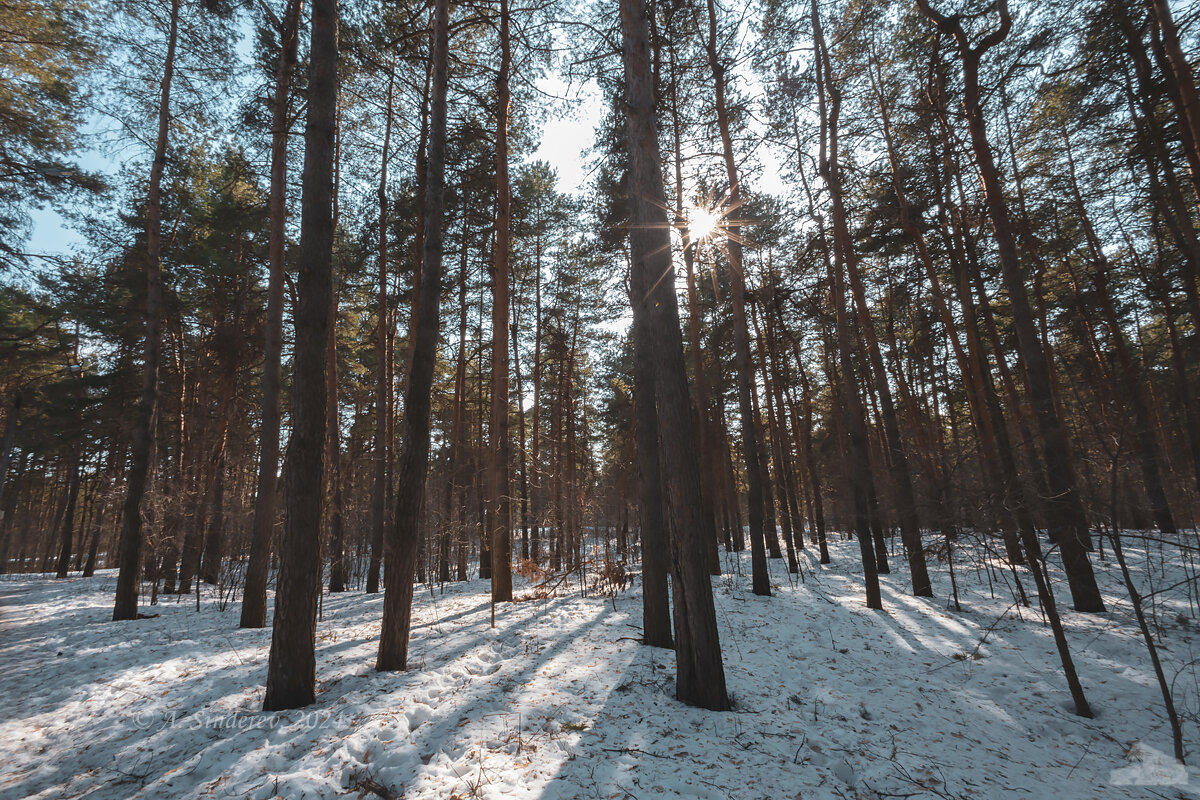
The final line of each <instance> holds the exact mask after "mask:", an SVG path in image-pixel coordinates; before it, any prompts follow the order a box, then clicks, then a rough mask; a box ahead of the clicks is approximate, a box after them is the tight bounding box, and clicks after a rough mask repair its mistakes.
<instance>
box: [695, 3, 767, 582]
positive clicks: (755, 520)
mask: <svg viewBox="0 0 1200 800" xmlns="http://www.w3.org/2000/svg"><path fill="white" fill-rule="evenodd" d="M706 46H707V51H708V65H709V68H710V70H711V71H712V76H713V84H714V86H715V89H716V111H717V127H718V128H719V129H720V133H721V152H722V155H723V156H724V160H725V176H726V178H727V180H728V181H729V193H728V199H727V200H726V202H725V204H724V206H725V208H726V209H728V210H727V211H726V212H725V219H726V223H725V224H726V225H731V224H734V223H736V220H737V218H738V216H739V211H738V209H739V207H740V205H741V202H742V196H741V186H740V184H739V181H738V171H737V164H736V162H735V161H734V155H733V139H732V138H731V134H730V130H729V111H728V108H727V107H726V103H725V67H724V65H722V64H721V60H720V56H719V54H718V52H717V11H716V5H715V0H708V40H707V42H706ZM725 252H726V254H727V255H728V257H729V272H730V275H729V284H730V301H731V304H732V307H733V352H734V363H735V368H736V370H737V389H738V415H739V416H740V417H741V429H742V455H743V457H744V459H745V466H746V486H747V504H748V509H747V513H748V517H749V523H750V563H751V573H752V584H753V591H754V593H755V594H757V595H762V596H770V594H771V579H770V576H769V574H768V572H767V555H766V538H765V537H766V532H765V530H764V523H763V514H764V503H765V502H766V500H765V497H764V486H763V480H764V476H763V471H762V469H761V464H760V455H759V451H760V450H761V449H762V440H761V439H760V438H759V435H758V425H757V421H756V416H755V413H754V398H753V397H752V393H753V392H754V391H755V388H754V385H753V380H752V377H753V368H752V366H751V363H750V358H751V356H750V332H749V328H748V326H747V323H746V273H745V268H744V264H743V259H742V245H741V242H740V241H739V239H738V238H737V234H736V233H734V234H733V235H727V236H726V238H725ZM776 550H778V545H777V546H776Z"/></svg>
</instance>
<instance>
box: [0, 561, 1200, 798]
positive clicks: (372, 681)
mask: <svg viewBox="0 0 1200 800" xmlns="http://www.w3.org/2000/svg"><path fill="white" fill-rule="evenodd" d="M1193 541H1194V539H1193ZM1135 544H1136V543H1135V542H1134V541H1132V540H1130V541H1128V542H1127V545H1126V546H1127V549H1128V550H1129V551H1130V553H1129V556H1130V559H1131V563H1132V566H1133V567H1134V574H1135V576H1136V578H1137V580H1138V581H1139V583H1140V584H1141V586H1140V588H1141V590H1142V591H1143V593H1149V592H1150V591H1151V590H1152V589H1153V590H1154V591H1156V592H1157V594H1156V595H1155V596H1154V602H1155V605H1156V617H1157V620H1158V622H1159V623H1160V625H1161V641H1160V645H1159V646H1160V649H1161V653H1162V657H1163V659H1164V662H1165V665H1166V670H1167V674H1168V676H1171V677H1176V676H1177V679H1176V681H1175V692H1176V695H1177V697H1176V702H1177V704H1178V705H1179V706H1180V707H1181V711H1183V712H1185V713H1186V714H1187V715H1188V717H1189V719H1188V720H1187V721H1186V722H1185V736H1186V737H1187V745H1188V748H1189V751H1190V755H1191V760H1195V759H1197V758H1200V753H1198V752H1197V723H1196V715H1197V711H1198V706H1200V698H1198V694H1200V692H1198V690H1200V684H1198V678H1197V674H1198V669H1197V666H1196V659H1197V658H1200V623H1197V621H1196V613H1195V611H1194V608H1195V603H1196V600H1197V598H1196V592H1197V586H1196V585H1195V581H1194V580H1190V579H1189V578H1188V576H1189V575H1193V576H1194V575H1195V574H1196V573H1195V569H1194V565H1184V564H1181V563H1179V560H1178V559H1179V556H1178V555H1177V554H1178V552H1179V551H1178V550H1176V549H1175V548H1173V547H1169V548H1167V551H1166V553H1165V554H1164V555H1162V556H1160V555H1159V553H1158V549H1157V546H1154V545H1152V546H1151V547H1152V553H1151V555H1152V558H1151V560H1150V565H1152V567H1151V566H1150V565H1147V563H1146V556H1147V554H1146V552H1144V551H1143V550H1142V549H1141V548H1140V547H1137V548H1135ZM831 550H832V555H833V565H832V566H829V567H820V566H818V565H817V564H816V554H815V552H813V550H812V549H811V548H810V549H809V550H808V551H802V556H801V561H802V567H803V569H802V572H803V576H802V577H803V579H802V580H801V579H800V578H799V577H797V576H789V575H788V573H787V571H786V562H782V561H772V562H771V571H772V577H773V584H774V591H775V596H774V597H772V598H760V597H755V596H754V595H752V594H751V593H750V591H749V556H748V554H745V555H744V557H743V558H742V559H741V560H740V561H739V560H738V559H736V558H734V557H732V556H728V555H723V556H722V557H723V558H724V559H725V565H726V567H727V571H733V572H735V573H737V574H734V575H730V574H726V575H725V576H723V577H721V578H717V579H714V581H713V585H714V588H715V590H716V602H717V613H718V621H719V625H720V633H721V640H722V642H721V643H722V645H723V648H724V660H725V669H726V676H727V680H728V685H729V690H730V692H731V695H732V697H733V701H734V705H735V710H734V712H733V713H711V712H707V711H701V710H696V709H693V708H689V707H687V706H684V705H682V704H680V703H679V702H678V701H676V700H675V699H674V696H673V695H674V680H673V675H674V655H673V653H672V652H670V651H664V650H659V649H654V648H649V647H644V646H641V645H640V644H639V643H638V637H639V635H640V621H641V592H640V586H639V585H636V584H635V586H634V587H633V588H632V589H629V590H626V591H624V592H622V593H619V594H618V595H617V596H616V598H615V603H614V600H613V599H612V598H608V597H603V596H592V597H581V596H580V592H579V587H578V585H577V584H576V585H575V587H574V590H573V591H565V587H564V591H560V596H558V597H555V598H551V599H547V600H531V601H527V602H522V603H517V604H512V605H504V606H501V607H499V608H498V609H497V612H496V626H495V628H494V629H493V628H491V627H490V626H489V622H490V613H489V599H488V593H487V592H488V588H487V586H488V585H487V583H486V582H481V581H472V582H469V583H465V584H453V585H447V586H446V587H445V592H444V593H442V592H441V591H440V590H437V589H435V590H434V591H433V592H430V591H429V589H428V588H420V587H419V588H418V591H417V593H416V597H417V599H416V606H415V610H414V621H413V641H412V648H411V655H410V664H409V666H410V667H411V669H410V671H409V672H407V673H391V674H381V673H376V672H375V671H374V669H373V664H374V660H375V653H376V648H377V645H378V634H379V620H380V615H381V612H382V595H373V596H364V595H363V594H362V593H360V592H348V593H346V594H341V595H332V596H329V595H327V596H326V597H325V598H324V601H323V616H322V619H321V621H320V623H319V625H318V635H317V638H318V640H317V678H318V688H317V690H318V697H317V703H316V705H314V706H312V707H311V708H308V709H304V710H298V711H291V712H278V713H265V712H262V711H261V710H260V707H261V704H262V697H263V683H264V680H265V678H266V669H267V653H268V649H269V646H270V639H271V632H270V630H269V629H267V630H240V629H238V627H237V620H238V608H237V605H236V604H233V605H227V606H226V607H224V608H222V605H223V604H222V603H221V601H220V599H219V598H218V597H216V596H215V593H214V592H212V591H211V590H210V588H209V587H205V589H204V597H203V599H202V601H201V609H200V611H199V612H197V611H196V610H195V598H194V596H192V597H190V598H186V599H178V600H177V599H175V598H164V602H161V603H159V604H158V605H157V606H156V607H154V608H144V609H143V610H144V611H148V612H151V613H156V614H158V616H157V617H155V618H152V619H144V620H139V621H136V622H121V623H113V622H109V621H108V620H109V616H110V614H111V607H112V597H113V591H114V587H115V580H116V579H115V574H113V573H112V572H107V573H101V574H98V575H97V576H96V577H94V578H89V579H83V578H72V579H68V580H62V581H56V580H53V579H52V578H49V577H46V576H6V577H5V578H4V579H3V580H0V797H3V798H6V799H7V798H28V797H38V798H66V797H85V796H86V797H89V798H125V797H144V798H168V797H169V798H187V797H231V798H243V797H247V798H269V797H275V796H282V797H284V798H289V800H290V799H291V798H327V797H340V796H346V797H354V796H358V795H360V793H361V794H362V795H363V796H370V795H369V794H367V793H366V790H365V788H364V783H363V782H364V779H369V780H372V781H376V782H377V783H378V784H379V785H381V786H382V787H386V788H387V789H390V790H391V791H394V792H395V793H396V795H397V796H403V797H405V798H407V800H415V798H452V797H453V798H460V799H464V798H469V797H479V798H500V797H514V798H547V799H549V798H563V799H564V800H565V799H566V798H598V799H601V800H604V799H607V798H614V800H615V799H616V798H639V800H650V799H651V798H661V797H687V798H737V799H738V800H743V799H745V800H758V798H772V800H774V799H776V798H827V797H828V798H835V797H841V798H853V797H859V798H907V797H915V798H925V797H929V798H998V797H1031V798H1055V800H1070V799H1071V798H1093V797H1096V798H1123V797H1171V798H1175V797H1197V796H1200V771H1197V770H1196V769H1195V768H1194V767H1191V768H1188V769H1187V770H1183V768H1182V767H1178V766H1176V764H1175V762H1174V761H1173V759H1171V758H1169V757H1167V756H1163V755H1162V754H1163V753H1166V754H1169V753H1171V751H1172V746H1171V735H1170V729H1169V727H1168V725H1167V722H1166V714H1165V712H1164V711H1163V705H1162V699H1161V695H1160V693H1159V689H1158V686H1157V684H1156V682H1155V679H1154V674H1153V671H1152V669H1151V666H1150V661H1149V659H1148V657H1147V652H1146V649H1145V646H1144V644H1143V642H1142V640H1141V638H1140V635H1139V633H1138V630H1137V628H1136V625H1135V623H1134V619H1133V614H1132V610H1131V608H1130V605H1129V602H1128V598H1127V595H1126V593H1125V591H1124V587H1123V584H1122V583H1121V581H1120V572H1119V570H1118V569H1117V565H1116V563H1115V561H1114V560H1113V559H1112V558H1111V556H1110V557H1109V558H1108V559H1107V560H1106V561H1099V560H1098V559H1094V560H1095V562H1096V564H1097V570H1098V573H1099V575H1100V580H1101V586H1102V588H1103V589H1104V593H1105V600H1106V602H1107V604H1108V608H1109V611H1108V612H1107V613H1104V614H1093V615H1083V614H1076V613H1073V612H1068V613H1067V614H1066V623H1067V626H1068V632H1069V637H1070V642H1071V645H1072V653H1073V655H1074V657H1075V663H1076V664H1077V665H1078V668H1079V672H1080V675H1081V678H1082V681H1083V685H1084V688H1085V690H1086V692H1087V695H1088V699H1089V700H1090V701H1091V703H1092V706H1093V708H1094V709H1095V711H1096V718H1095V719H1090V720H1089V719H1082V718H1079V717H1076V716H1075V715H1074V714H1073V713H1072V710H1071V709H1072V706H1071V705H1070V698H1069V696H1068V694H1067V690H1066V685H1065V681H1064V680H1063V678H1062V674H1061V669H1060V666H1059V661H1058V657H1057V655H1056V652H1055V649H1054V644H1053V640H1052V638H1051V634H1050V631H1049V628H1048V627H1046V626H1044V625H1043V623H1042V619H1041V615H1040V614H1039V612H1038V610H1037V603H1036V600H1035V601H1034V607H1033V608H1032V609H1028V608H1021V607H1020V606H1019V605H1015V604H1014V603H1013V600H1012V597H1011V593H1010V590H1009V588H1008V585H1009V584H1010V583H1011V575H1010V574H1008V573H1006V571H1005V570H1004V569H1002V568H996V569H994V570H993V569H988V568H987V566H986V565H985V564H984V562H983V561H982V559H972V558H969V557H968V554H967V553H960V554H959V555H958V557H957V558H956V561H955V567H956V577H957V581H958V583H959V593H960V598H961V602H962V606H963V610H962V611H961V612H956V611H953V610H951V609H952V608H953V605H952V602H950V601H948V600H947V596H948V595H949V593H950V580H949V572H948V570H947V564H946V563H945V562H935V561H933V560H931V567H932V568H933V577H934V588H935V591H936V593H937V598H936V599H930V600H926V599H916V598H913V597H911V596H909V595H908V593H907V591H906V587H907V570H906V567H905V565H904V564H903V560H902V559H901V558H899V557H895V558H893V559H892V562H893V570H894V571H893V573H892V574H891V575H887V576H883V592H884V605H885V611H884V612H882V613H880V612H876V611H870V610H868V609H866V608H865V606H864V603H863V592H862V584H861V581H860V579H859V578H858V576H857V574H856V573H857V571H858V570H857V568H856V566H855V563H856V558H857V545H856V544H855V543H854V542H844V541H838V542H835V543H832V547H831ZM1055 578H1056V581H1058V583H1057V588H1058V592H1059V597H1060V598H1064V600H1063V603H1064V605H1065V604H1066V603H1065V598H1066V597H1068V595H1067V592H1066V587H1065V585H1064V584H1062V582H1061V576H1060V575H1056V576H1055ZM1023 580H1024V582H1025V584H1026V589H1027V591H1030V592H1032V590H1033V587H1032V581H1031V580H1030V578H1029V576H1028V574H1024V575H1023ZM1151 580H1152V581H1153V586H1151V585H1150V583H1151ZM989 587H990V588H989ZM527 591H528V588H527V586H524V585H521V586H519V587H518V593H522V592H527ZM993 591H994V595H993ZM614 604H615V608H614Z"/></svg>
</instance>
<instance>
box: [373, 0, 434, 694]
mask: <svg viewBox="0 0 1200 800" xmlns="http://www.w3.org/2000/svg"><path fill="white" fill-rule="evenodd" d="M449 27H450V3H449V0H436V2H435V3H434V9H433V41H432V47H431V49H430V59H431V60H432V78H431V96H430V114H429V149H428V160H427V163H428V170H427V173H426V187H425V218H424V220H422V223H423V225H424V228H425V233H424V241H423V247H422V253H421V302H420V306H419V307H418V309H417V314H416V319H414V320H413V321H412V325H411V328H412V330H411V332H410V337H411V341H412V346H411V352H412V367H411V371H410V374H409V376H408V381H407V385H406V386H405V392H404V422H403V432H402V439H401V445H400V458H399V461H398V464H399V470H400V480H399V485H398V487H397V489H396V517H395V519H394V520H393V522H392V525H391V530H390V531H389V532H388V536H387V541H386V543H385V547H386V553H385V558H386V559H387V570H386V572H385V573H384V579H385V580H384V597H383V623H382V626H381V628H380V635H379V657H378V659H377V661H376V664H375V668H376V669H378V670H380V671H387V670H402V669H406V668H407V666H408V636H409V629H410V627H411V624H412V588H413V570H414V568H415V566H416V561H417V548H418V544H419V540H420V536H421V527H420V523H421V505H422V500H423V498H424V494H425V478H426V475H427V473H428V471H429V415H430V411H431V407H432V400H433V398H432V394H431V389H432V387H433V369H434V365H435V361H436V357H437V340H438V316H439V312H440V308H439V306H440V303H441V284H442V238H443V236H442V217H443V212H444V195H445V178H446V85H447V61H448V60H449Z"/></svg>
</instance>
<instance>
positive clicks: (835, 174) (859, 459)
mask: <svg viewBox="0 0 1200 800" xmlns="http://www.w3.org/2000/svg"><path fill="white" fill-rule="evenodd" d="M811 12H812V22H813V34H814V40H815V42H816V47H817V58H816V62H817V102H818V107H819V110H820V116H821V134H822V135H821V159H820V162H819V163H820V171H821V176H822V177H823V178H824V179H825V181H826V183H827V184H828V186H829V193H830V196H831V199H832V201H833V207H834V211H833V216H834V219H835V225H836V224H837V223H836V220H838V219H841V220H842V223H843V224H842V225H838V226H837V227H836V228H835V230H834V243H833V245H834V246H833V257H832V258H830V257H829V254H828V252H826V256H825V260H826V267H827V269H828V271H829V278H830V281H829V282H830V287H831V298H832V300H833V308H834V326H835V328H836V334H837V350H838V358H839V360H840V361H841V394H842V397H841V402H842V404H843V417H844V419H843V424H844V425H845V436H846V443H845V446H846V455H847V459H848V462H849V477H850V494H851V498H852V506H853V510H854V532H855V534H856V536H857V537H858V547H859V554H860V557H861V558H862V564H863V580H864V584H865V587H866V596H867V607H868V608H883V599H882V596H881V594H880V588H879V573H878V570H879V565H878V561H877V558H878V554H877V553H876V552H875V545H874V543H873V542H872V539H871V536H872V532H871V520H870V505H871V497H872V495H873V494H874V489H873V485H874V479H873V477H872V475H871V460H870V451H869V443H868V441H867V430H866V416H865V414H866V412H865V410H864V409H863V406H862V398H861V396H860V395H859V393H858V380H857V378H856V377H855V373H856V369H855V364H854V359H855V356H854V347H853V346H852V345H851V343H850V330H849V328H850V323H849V320H848V319H847V316H848V313H847V308H846V287H845V277H844V270H845V263H846V261H847V259H848V258H852V257H853V255H852V254H850V253H849V252H848V251H849V250H850V249H851V243H850V241H849V232H848V230H847V229H846V226H845V224H844V222H845V218H846V217H845V210H844V208H843V207H842V203H843V199H842V192H841V178H840V175H839V172H840V169H841V167H840V164H839V162H838V116H839V114H840V112H841V92H840V91H839V90H838V89H837V87H836V85H835V84H834V82H833V76H832V74H831V72H832V70H831V69H830V59H829V53H828V51H827V49H826V47H825V37H824V32H823V30H822V27H821V17H820V13H819V12H818V10H817V2H816V0H812V9H811ZM826 96H828V106H827V98H826ZM822 238H823V237H822ZM832 377H833V376H832V375H831V376H830V378H831V379H832Z"/></svg>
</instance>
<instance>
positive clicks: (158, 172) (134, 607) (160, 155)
mask: <svg viewBox="0 0 1200 800" xmlns="http://www.w3.org/2000/svg"><path fill="white" fill-rule="evenodd" d="M181 4H182V0H171V16H170V22H169V26H170V27H169V29H168V32H167V55H166V60H165V61H164V63H163V77H162V82H161V84H160V85H161V94H160V96H159V102H158V134H157V137H156V139H155V142H154V160H153V162H151V165H150V183H149V186H148V187H147V191H146V342H145V346H146V350H145V362H144V363H143V365H142V393H141V398H140V399H139V400H138V409H137V418H136V419H135V420H134V424H133V433H132V437H131V442H130V464H129V472H128V475H127V476H126V491H125V509H124V521H123V523H122V527H121V538H120V542H119V544H118V546H117V551H118V552H117V561H118V563H119V565H120V571H119V572H118V574H117V596H116V602H115V604H114V607H113V621H114V622H116V621H119V620H128V619H137V616H138V582H139V580H138V579H139V571H140V570H141V568H142V498H143V497H144V496H145V494H146V485H147V483H149V480H150V464H151V462H152V461H153V460H154V430H155V427H156V422H157V419H158V370H159V366H160V364H159V362H160V361H161V360H162V305H163V287H162V177H163V169H164V168H165V167H166V161H167V142H168V136H169V132H170V124H171V82H172V79H173V78H174V75H175V48H176V44H177V42H178V39H179V12H180V6H181Z"/></svg>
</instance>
